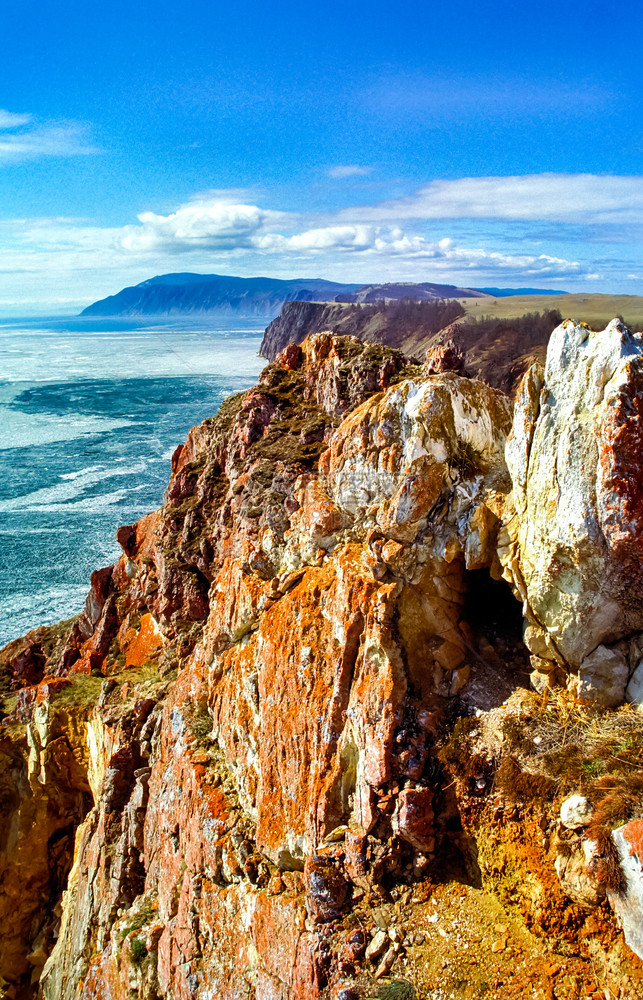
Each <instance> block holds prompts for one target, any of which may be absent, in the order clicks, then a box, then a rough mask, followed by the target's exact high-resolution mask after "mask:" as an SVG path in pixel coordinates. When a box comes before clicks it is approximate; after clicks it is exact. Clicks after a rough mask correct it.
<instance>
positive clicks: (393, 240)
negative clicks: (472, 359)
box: [0, 132, 641, 304]
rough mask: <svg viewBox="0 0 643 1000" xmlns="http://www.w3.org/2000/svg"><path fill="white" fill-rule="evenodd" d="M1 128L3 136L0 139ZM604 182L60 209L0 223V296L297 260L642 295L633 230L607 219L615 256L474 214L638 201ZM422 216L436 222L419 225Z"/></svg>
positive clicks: (548, 230) (403, 275)
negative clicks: (309, 200) (460, 221)
mask: <svg viewBox="0 0 643 1000" xmlns="http://www.w3.org/2000/svg"><path fill="white" fill-rule="evenodd" d="M3 136H4V133H1V132H0V143H1V141H2V138H3ZM508 181H509V182H511V183H508ZM604 181H605V179H604V178H596V177H587V176H586V177H580V178H572V177H569V176H567V175H563V177H562V178H561V177H558V176H555V175H539V176H538V177H525V178H509V179H507V178H505V179H502V178H464V179H461V180H459V181H433V182H431V183H430V184H427V185H425V187H424V188H422V189H421V191H420V192H418V193H417V194H416V195H414V196H412V197H411V198H407V199H399V200H396V201H389V202H386V203H384V204H380V205H375V206H371V207H369V208H365V207H359V208H354V209H350V210H349V209H344V210H342V211H340V212H336V213H328V214H326V215H320V214H313V213H311V214H309V215H308V216H303V215H299V216H297V215H294V214H288V213H285V212H279V211H275V210H273V209H270V208H266V207H263V206H262V205H261V204H258V203H257V202H260V201H261V199H260V198H259V196H258V195H257V193H253V192H251V191H247V190H224V191H207V192H204V193H201V194H199V195H198V196H196V197H195V198H194V199H193V200H191V201H189V202H187V203H184V204H181V205H179V206H178V207H176V209H175V210H174V211H172V212H169V213H167V214H161V213H158V212H154V211H145V212H141V213H140V215H139V217H138V223H134V224H130V225H125V226H120V227H106V226H100V225H95V224H92V223H90V222H89V221H88V220H84V219H75V218H63V217H60V218H43V219H14V220H0V272H1V273H2V284H3V296H4V297H6V296H10V295H11V296H15V298H14V301H16V302H17V301H26V299H27V298H29V297H31V299H32V300H33V301H42V300H43V298H44V296H45V294H46V295H48V299H47V301H57V300H60V299H61V297H62V298H67V297H71V296H72V295H73V294H74V293H75V294H76V301H78V303H79V304H81V303H82V302H87V301H91V300H92V299H93V298H100V297H101V296H102V295H104V294H106V293H107V292H109V291H110V290H111V291H117V290H118V289H119V288H120V287H122V286H124V285H131V284H135V283H136V282H138V281H142V280H144V279H145V278H147V277H149V276H150V275H151V274H154V273H163V272H164V271H176V270H188V269H189V270H195V271H199V272H202V273H208V272H212V271H222V272H223V273H233V274H234V273H237V274H238V273H241V274H246V275H252V274H259V273H268V274H272V275H274V276H275V277H277V276H279V277H289V276H290V277H292V275H293V274H296V273H301V272H303V271H304V270H305V271H306V272H314V273H315V274H318V275H320V276H323V277H329V278H336V279H338V280H347V281H348V280H351V281H364V282H372V281H385V280H389V281H396V280H399V281H427V280H434V279H433V278H432V276H433V275H435V276H436V278H439V280H443V281H446V282H449V283H456V284H461V285H469V286H480V285H486V284H507V285H516V284H535V283H536V282H538V284H540V283H541V282H543V280H544V279H546V280H547V283H548V284H549V283H552V284H554V286H555V285H556V284H557V283H560V284H562V285H563V287H566V288H574V287H576V288H578V287H583V286H585V287H587V286H588V284H589V283H590V282H591V283H592V284H593V285H594V287H595V288H596V290H597V291H598V290H600V288H601V287H603V288H604V289H605V290H622V291H626V290H627V291H632V292H633V293H636V292H637V291H638V285H639V282H638V279H636V275H637V274H640V262H641V249H640V241H639V243H638V244H637V242H636V239H635V238H634V239H629V237H628V242H627V243H624V242H619V241H618V240H617V237H621V236H622V235H623V232H624V231H625V227H623V226H621V227H619V226H618V225H614V224H610V225H605V226H603V230H602V231H603V232H605V233H607V234H609V233H613V234H616V235H615V236H614V237H613V239H612V243H613V245H614V246H616V245H618V248H619V253H618V256H615V254H614V252H613V250H612V249H611V248H610V250H608V251H607V252H606V253H603V254H602V255H601V256H597V255H596V244H594V243H591V242H589V241H585V242H582V243H579V242H578V239H577V235H576V237H575V236H573V235H572V236H569V231H570V230H569V227H566V226H565V225H556V226H545V227H540V230H539V233H540V234H539V235H538V236H537V237H534V236H532V237H530V238H526V239H525V241H524V242H523V243H521V244H517V243H516V239H515V233H513V234H512V233H511V230H510V229H509V227H508V226H507V224H506V221H502V222H501V224H498V225H493V224H485V225H484V226H483V225H480V224H477V223H476V219H487V218H489V219H491V218H499V219H501V220H508V219H509V220H511V219H516V218H521V219H527V220H530V219H534V220H536V219H538V218H544V219H551V218H553V217H554V213H556V212H559V213H562V212H564V211H565V210H568V211H571V208H569V207H568V209H565V206H564V205H563V202H562V194H561V192H562V193H564V192H567V193H568V195H569V196H570V198H571V192H573V191H575V192H576V201H575V206H576V208H575V210H576V212H577V213H578V212H579V211H580V208H579V206H581V207H582V206H585V208H584V209H583V210H584V211H589V208H588V206H589V204H590V202H591V201H592V198H595V199H597V203H598V205H599V206H601V211H603V212H607V211H610V212H612V213H613V214H614V213H617V212H624V211H626V210H629V208H630V206H632V205H636V204H638V202H637V200H636V199H637V197H638V195H637V191H638V187H637V185H639V179H638V178H627V177H626V178H611V179H610V185H609V187H610V190H611V191H612V192H613V199H612V202H611V204H610V203H609V198H608V195H609V192H608V191H607V187H606V184H604ZM547 192H549V194H548V193H547ZM556 192H557V194H556ZM579 192H580V193H581V194H582V198H581V197H580V195H579ZM438 194H440V197H441V199H442V200H441V201H440V199H437V200H436V198H437V195H438ZM537 194H538V197H537V196H536V195H537ZM554 195H556V197H554ZM626 195H627V197H628V198H629V201H628V204H627V205H626V204H625V201H626ZM556 199H557V200H556ZM422 212H424V213H425V216H427V217H428V219H429V220H433V221H432V222H426V221H425V217H424V216H422V214H421V213H422ZM431 212H432V213H433V214H432V215H431V214H430V213H431ZM476 212H477V213H478V214H477V215H476V214H474V213H476ZM519 213H522V214H519ZM450 217H455V218H467V219H469V220H470V221H469V222H468V223H467V225H466V229H465V227H464V226H462V225H459V226H457V227H456V226H455V225H454V226H453V227H450V226H449V223H448V221H442V220H448V218H450ZM611 218H612V217H611ZM530 228H532V229H533V228H534V227H533V226H532V227H530ZM535 228H536V229H538V227H535ZM634 228H635V227H630V229H631V230H632V231H634ZM598 229H599V227H598V226H596V227H592V231H597V230H598ZM454 230H456V231H457V232H459V233H460V235H459V236H457V237H456V236H455V232H454ZM465 231H466V232H467V233H468V235H467V236H466V237H465V236H464V235H462V234H463V232H465ZM543 233H544V234H545V235H544V236H543V235H542V234H543ZM566 234H567V235H566ZM635 235H636V234H635ZM625 246H627V251H626V252H624V251H623V249H622V248H623V247H625ZM517 247H518V251H517V252H516V248H517ZM572 248H573V249H572ZM177 254H180V255H183V256H184V257H187V258H188V260H189V264H188V265H187V267H186V266H183V265H182V266H181V268H178V267H177V264H176V257H177ZM628 282H629V283H630V284H629V285H628ZM597 285H598V287H597ZM45 289H49V291H48V292H45Z"/></svg>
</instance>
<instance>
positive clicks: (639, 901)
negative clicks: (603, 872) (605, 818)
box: [608, 819, 643, 958]
mask: <svg viewBox="0 0 643 1000" xmlns="http://www.w3.org/2000/svg"><path fill="white" fill-rule="evenodd" d="M612 837H613V840H614V843H615V844H616V847H617V849H618V853H619V858H620V863H621V869H622V871H623V874H624V876H625V883H626V888H625V892H623V893H617V892H609V893H608V895H609V900H610V903H611V905H612V908H613V909H614V912H615V913H616V915H617V917H618V919H619V922H620V924H621V927H622V928H623V934H624V935H625V940H626V942H627V944H628V945H629V947H630V948H631V949H632V951H633V952H635V954H637V955H638V957H639V958H643V921H642V920H641V914H642V913H643V820H640V819H636V820H633V821H632V822H631V823H626V824H625V826H621V827H619V828H618V829H617V830H614V832H613V833H612Z"/></svg>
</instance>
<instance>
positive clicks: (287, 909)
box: [0, 321, 643, 1000]
mask: <svg viewBox="0 0 643 1000" xmlns="http://www.w3.org/2000/svg"><path fill="white" fill-rule="evenodd" d="M642 399H643V348H642V343H641V338H640V337H637V336H632V335H631V334H630V333H629V331H628V330H627V329H626V328H625V327H624V326H623V324H622V323H620V322H619V321H614V322H613V323H611V324H610V325H609V327H608V328H607V329H606V330H605V331H602V332H601V333H596V332H592V331H590V330H588V329H587V328H586V327H584V326H582V325H580V324H576V323H573V322H572V321H566V322H565V323H563V324H562V325H561V326H560V327H559V328H558V329H557V330H556V331H555V333H554V335H553V337H552V340H551V343H550V346H549V350H548V355H547V363H546V366H545V368H544V369H543V368H542V367H541V366H538V365H535V366H533V367H532V368H531V369H530V370H529V371H528V373H527V374H526V375H525V377H524V379H523V382H522V386H521V390H520V392H519V394H518V398H517V402H516V404H515V407H514V405H513V404H512V403H511V401H510V400H509V399H508V398H507V396H505V395H504V394H503V393H501V392H499V391H497V390H496V389H494V388H492V387H490V386H488V385H486V384H484V383H483V382H481V381H478V380H474V379H470V378H467V377H465V376H464V375H463V374H462V364H461V358H459V357H458V355H457V352H454V351H450V350H449V349H447V348H444V347H442V348H439V349H436V350H434V351H432V352H431V353H430V354H429V356H428V357H427V360H426V362H425V363H423V364H420V363H418V362H416V361H413V360H410V359H409V358H407V357H405V356H404V355H403V354H401V353H400V352H399V351H396V350H393V349H391V348H388V347H385V346H382V345H378V344H363V343H360V342H359V341H357V340H355V339H354V338H351V337H335V338H333V337H331V336H329V335H328V334H324V333H320V334H317V335H313V336H309V337H308V338H307V339H306V340H305V341H304V343H303V344H302V345H301V346H299V345H290V346H288V347H287V348H286V350H285V351H283V352H282V353H281V354H279V355H278V356H277V358H276V360H275V362H274V363H273V364H270V365H268V367H267V368H266V369H265V370H264V371H263V373H262V375H261V376H260V380H259V384H258V385H257V386H256V387H255V388H254V389H251V390H249V391H248V392H245V393H242V394H239V395H237V396H234V397H231V398H230V399H228V400H227V401H226V402H225V403H224V404H223V405H222V407H221V409H220V411H219V413H218V414H217V415H216V416H215V417H213V418H212V419H209V420H206V421H205V422H204V423H203V424H201V425H200V426H198V427H195V428H193V429H192V431H191V432H190V434H189V436H188V439H187V441H186V443H185V445H183V446H182V447H180V448H178V449H177V451H176V452H175V454H174V456H173V459H172V474H171V478H170V482H169V485H168V489H167V493H166V497H165V502H164V505H163V507H162V508H161V509H160V510H158V511H156V512H154V513H153V514H150V515H148V516H147V517H145V518H143V519H142V520H141V521H139V522H138V524H136V525H131V526H125V527H123V528H121V529H119V532H118V536H117V537H118V541H119V542H120V544H121V547H122V550H123V554H122V556H121V558H120V559H119V561H118V563H117V564H116V565H115V566H113V567H107V568H105V569H102V570H98V571H96V572H95V573H94V574H93V576H92V582H91V584H92V585H91V590H90V593H89V596H88V598H87V602H86V606H85V609H84V610H83V612H82V613H81V614H80V615H79V616H77V617H76V618H74V619H72V620H71V621H69V622H66V623H62V624H61V625H59V626H51V627H43V628H39V629H36V630H34V631H33V632H31V633H29V635H28V636H26V637H25V638H24V639H20V640H16V641H15V642H13V643H10V644H9V645H8V646H7V647H5V649H4V650H3V651H2V652H1V653H0V670H1V673H0V676H1V680H2V697H3V718H2V725H1V728H0V734H1V735H0V739H1V742H0V755H1V756H0V777H1V781H2V784H1V785H0V787H1V789H2V803H3V809H2V812H1V816H2V825H1V827H0V829H1V830H2V834H1V836H2V839H1V841H0V848H1V853H0V865H1V867H2V872H3V882H2V893H1V894H0V916H1V917H2V919H1V920H0V956H1V965H0V975H1V976H2V977H3V982H4V985H3V986H2V989H3V990H4V991H5V995H6V996H11V997H13V998H15V1000H21V998H27V997H34V996H40V997H43V998H47V1000H72V998H74V1000H80V998H83V1000H90V998H102V997H110V998H113V1000H125V998H132V997H139V998H141V1000H142V998H145V1000H152V998H156V997H162V996H167V997H174V998H181V1000H188V998H205V997H218V998H219V997H220V998H228V1000H233V998H234V1000H237V998H240V997H248V998H254V1000H304V998H315V997H319V998H322V997H323V998H333V1000H358V998H367V997H372V996H375V995H378V996H380V997H382V998H389V1000H393V998H398V1000H400V998H402V1000H412V998H413V997H428V996H444V995H449V994H451V993H454V992H456V991H459V992H460V994H462V995H466V996H469V997H483V996H486V997H489V996H492V997H499V996H503V997H532V996H534V995H536V996H542V997H545V996H553V995H555V996H556V997H559V998H560V1000H563V998H568V997H569V998H571V997H578V996H579V995H582V992H581V991H584V992H585V994H586V995H587V994H588V993H589V991H590V988H591V990H592V991H593V990H595V989H597V988H598V986H600V988H601V989H603V990H607V991H608V992H609V995H612V996H622V997H626V998H632V1000H633V998H635V997H637V996H639V995H640V990H641V987H642V986H643V972H642V968H643V966H642V963H641V957H643V942H641V940H640V933H639V930H638V929H637V928H640V899H641V886H642V885H643V881H642V876H641V864H640V861H641V855H642V853H643V851H642V849H641V827H642V824H643V779H642V778H641V770H642V768H643V717H642V715H641V713H640V712H639V710H638V708H637V706H638V705H639V704H640V703H641V701H643V601H642V600H641V597H640V594H641V589H640V586H639V582H640V577H641V572H642V569H643V524H642V523H641V520H642V518H643V501H642V494H641V490H642V489H643V487H642V485H641V483H642V482H643V480H642V479H641V476H640V475H633V474H632V470H633V469H635V470H638V469H639V466H640V461H641V458H640V456H641V454H643V449H642V448H641V445H642V444H643V442H642V441H641V434H642V430H641V427H642V424H641V413H640V406H641V400H642ZM637 921H638V922H637ZM552 980H555V987H554V988H555V991H556V992H555V994H554V993H553V992H552V985H551V983H552ZM463 990H464V991H465V992H463ZM547 990H549V992H547ZM387 991H388V992H387ZM466 991H468V992H466ZM619 991H620V992H619Z"/></svg>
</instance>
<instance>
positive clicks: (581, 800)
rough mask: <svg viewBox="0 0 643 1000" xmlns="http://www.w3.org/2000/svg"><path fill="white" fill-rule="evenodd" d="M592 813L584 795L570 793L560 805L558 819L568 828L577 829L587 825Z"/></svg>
mask: <svg viewBox="0 0 643 1000" xmlns="http://www.w3.org/2000/svg"><path fill="white" fill-rule="evenodd" d="M592 813H593V809H592V807H591V805H590V803H589V802H588V801H587V799H586V798H585V796H584V795H570V796H569V798H566V799H565V801H564V802H563V804H562V805H561V807H560V821H561V823H562V824H563V826H564V827H567V829H568V830H577V829H578V827H580V826H587V825H588V823H589V822H590V820H591V818H592Z"/></svg>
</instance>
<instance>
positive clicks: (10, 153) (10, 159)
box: [0, 109, 98, 163]
mask: <svg viewBox="0 0 643 1000" xmlns="http://www.w3.org/2000/svg"><path fill="white" fill-rule="evenodd" d="M32 120H33V119H32V116H31V115H29V114H16V113H14V112H12V111H5V110H2V109H0V163H15V162H18V161H20V160H31V159H36V158H38V157H41V156H56V157H58V156H79V155H87V154H89V153H97V152H98V149H97V147H96V146H94V145H92V144H91V142H90V141H89V140H88V138H87V127H86V126H85V125H81V124H79V123H78V122H69V121H60V122H42V123H37V122H36V123H34V124H31V122H32ZM25 125H28V126H29V127H28V128H24V126H25Z"/></svg>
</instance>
